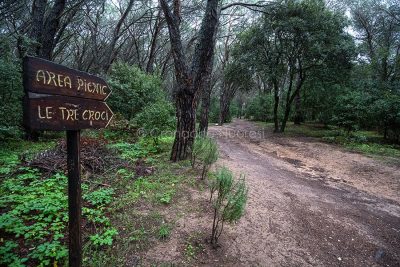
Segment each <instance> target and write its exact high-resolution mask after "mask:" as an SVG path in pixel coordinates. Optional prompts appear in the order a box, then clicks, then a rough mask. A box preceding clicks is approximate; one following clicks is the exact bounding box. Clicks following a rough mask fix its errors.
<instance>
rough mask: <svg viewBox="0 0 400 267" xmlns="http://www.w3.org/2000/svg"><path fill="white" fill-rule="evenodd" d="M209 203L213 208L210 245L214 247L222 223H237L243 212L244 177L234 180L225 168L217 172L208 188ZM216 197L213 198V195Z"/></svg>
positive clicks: (245, 193) (221, 228)
mask: <svg viewBox="0 0 400 267" xmlns="http://www.w3.org/2000/svg"><path fill="white" fill-rule="evenodd" d="M210 191H211V197H210V199H211V201H212V203H213V207H214V219H213V225H212V232H211V244H212V245H213V246H216V245H217V244H218V239H219V237H220V236H221V234H222V230H223V227H224V223H225V222H227V223H233V222H236V221H238V220H239V219H240V218H241V217H242V215H243V213H244V210H245V206H246V202H247V191H248V189H247V186H246V183H245V179H244V176H241V177H240V179H239V180H238V181H235V180H234V177H233V173H232V172H231V171H230V170H229V169H227V168H226V167H223V168H220V169H219V170H217V172H216V174H215V177H214V179H213V180H212V182H211V186H210ZM215 193H217V196H216V197H214V194H215Z"/></svg>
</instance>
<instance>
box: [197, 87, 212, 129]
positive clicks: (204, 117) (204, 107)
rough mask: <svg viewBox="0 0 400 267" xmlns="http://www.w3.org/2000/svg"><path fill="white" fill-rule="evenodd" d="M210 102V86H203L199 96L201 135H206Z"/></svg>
mask: <svg viewBox="0 0 400 267" xmlns="http://www.w3.org/2000/svg"><path fill="white" fill-rule="evenodd" d="M210 102H211V86H210V85H208V88H205V90H204V91H203V93H202V97H201V111H200V124H199V134H201V135H203V136H206V135H207V131H208V115H209V113H210Z"/></svg>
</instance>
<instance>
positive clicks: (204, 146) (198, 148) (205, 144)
mask: <svg viewBox="0 0 400 267" xmlns="http://www.w3.org/2000/svg"><path fill="white" fill-rule="evenodd" d="M217 159H218V146H217V143H216V142H215V141H214V140H213V139H211V138H209V137H204V136H198V137H196V139H195V142H194V145H193V151H192V167H193V168H194V167H195V165H196V161H197V160H199V161H200V162H201V164H202V173H201V179H204V177H205V176H206V174H207V172H208V170H209V169H210V167H211V165H212V164H213V163H214V162H216V161H217Z"/></svg>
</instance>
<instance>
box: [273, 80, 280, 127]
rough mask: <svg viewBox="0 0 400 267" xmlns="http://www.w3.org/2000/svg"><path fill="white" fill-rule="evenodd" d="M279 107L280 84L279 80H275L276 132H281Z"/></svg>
mask: <svg viewBox="0 0 400 267" xmlns="http://www.w3.org/2000/svg"><path fill="white" fill-rule="evenodd" d="M278 108H279V86H278V81H277V80H276V79H275V80H274V132H275V133H277V132H279V118H278Z"/></svg>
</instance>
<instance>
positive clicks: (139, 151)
mask: <svg viewBox="0 0 400 267" xmlns="http://www.w3.org/2000/svg"><path fill="white" fill-rule="evenodd" d="M109 147H110V148H114V149H116V150H117V151H118V152H119V153H120V155H121V158H123V159H128V160H131V161H136V160H137V159H140V158H145V157H147V156H149V155H151V154H153V153H156V152H157V149H156V148H155V147H154V146H151V145H148V144H143V143H127V142H119V143H115V144H111V145H109Z"/></svg>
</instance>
